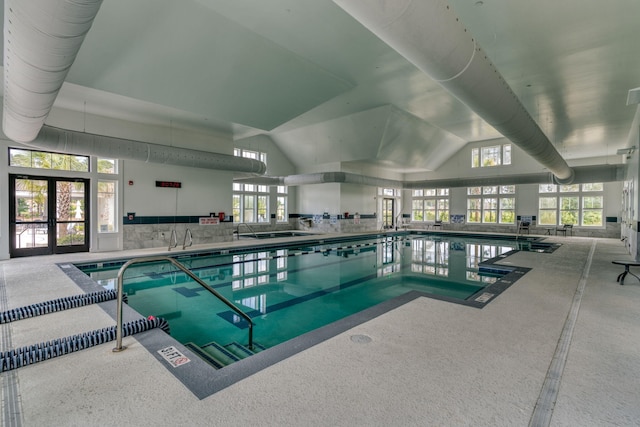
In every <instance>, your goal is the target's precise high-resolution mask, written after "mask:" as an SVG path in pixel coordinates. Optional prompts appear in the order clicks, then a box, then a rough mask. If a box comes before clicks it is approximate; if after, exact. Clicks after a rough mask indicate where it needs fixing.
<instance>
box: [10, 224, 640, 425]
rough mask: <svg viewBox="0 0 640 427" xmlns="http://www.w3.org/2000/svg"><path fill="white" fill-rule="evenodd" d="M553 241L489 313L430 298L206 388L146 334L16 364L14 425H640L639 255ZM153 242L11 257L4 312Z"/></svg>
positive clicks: (525, 260)
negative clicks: (117, 345)
mask: <svg viewBox="0 0 640 427" xmlns="http://www.w3.org/2000/svg"><path fill="white" fill-rule="evenodd" d="M286 240H292V239H286ZM547 241H551V242H560V243H562V246H561V247H560V248H559V249H557V250H556V251H555V252H554V253H551V254H544V253H535V252H519V253H517V254H514V255H512V256H510V257H508V258H506V259H505V260H504V261H502V262H501V263H503V264H512V265H518V266H522V267H529V268H531V269H532V270H531V271H530V272H529V273H527V274H526V275H525V276H524V277H523V278H522V279H520V280H518V281H517V282H516V283H515V284H514V285H513V286H511V287H510V288H509V289H508V290H507V291H505V292H504V293H502V294H501V295H500V296H499V297H497V298H496V299H495V300H494V301H492V302H491V303H490V304H488V305H487V306H486V307H485V308H483V309H477V308H471V307H467V306H463V305H458V304H452V303H448V302H444V301H438V300H434V299H429V298H422V297H421V298H417V299H415V300H413V301H411V302H408V303H407V304H405V305H403V306H401V307H399V308H396V309H394V310H391V311H389V312H387V313H384V314H382V315H380V316H378V317H376V318H374V319H372V320H370V321H368V322H366V323H363V324H360V325H358V326H356V327H354V328H353V329H350V330H347V331H346V332H343V333H340V334H339V335H337V336H335V337H332V338H330V339H328V340H326V341H324V342H322V343H320V344H318V345H315V346H313V347H311V348H308V349H306V350H304V351H301V352H299V353H297V354H295V355H293V356H291V357H289V358H287V359H285V360H283V361H281V362H279V363H277V364H275V365H272V366H269V367H267V368H265V369H263V370H261V371H259V372H257V373H255V374H254V375H252V376H250V377H248V378H246V379H244V380H242V381H240V382H237V383H235V384H233V385H231V386H229V387H227V388H224V389H223V390H221V391H219V392H217V393H215V394H213V395H210V396H208V397H205V398H203V399H199V398H198V397H196V396H195V395H194V394H193V393H192V392H191V391H189V390H188V389H187V388H186V387H185V386H184V385H183V384H182V383H181V382H179V381H178V380H177V379H176V377H174V376H173V375H172V374H171V373H170V372H169V369H180V368H168V367H167V366H165V365H163V363H162V362H160V361H159V360H158V359H156V357H155V356H154V355H152V354H151V353H150V352H149V351H148V350H147V349H146V348H144V347H143V346H142V345H141V343H140V342H139V341H138V339H139V338H140V337H142V336H144V334H147V333H142V334H139V335H136V336H135V337H126V338H125V339H124V344H125V345H126V346H127V347H128V348H127V350H126V351H123V352H120V353H113V352H112V348H113V347H114V343H113V342H111V343H106V344H101V345H98V346H95V347H92V348H89V349H86V350H82V351H79V352H75V353H71V354H68V355H65V356H61V357H57V358H54V359H50V360H47V361H44V362H40V363H37V364H34V365H30V366H26V367H22V368H19V369H16V370H13V371H8V372H4V373H2V374H0V381H1V383H2V402H3V405H2V414H0V417H1V418H0V425H3V426H23V425H24V426H44V425H50V426H54V425H55V426H94V425H95V426H100V425H130V426H169V425H172V426H175V425H192V426H211V425H219V426H226V425H229V426H230V425H260V426H266V425H269V426H397V425H398V426H407V425H415V426H427V425H428V426H527V425H536V426H538V425H540V426H544V425H551V426H638V425H640V405H639V404H638V402H639V396H640V282H639V281H638V280H636V279H635V278H634V277H632V276H628V277H627V278H626V280H625V285H624V286H620V285H619V284H618V283H617V282H616V277H617V276H618V274H619V273H621V272H622V271H623V269H624V267H622V266H619V265H613V264H612V263H611V261H612V260H618V259H631V257H630V256H629V255H627V254H626V252H625V248H624V246H623V243H622V242H620V241H618V240H616V239H593V238H579V237H555V236H553V237H548V238H547ZM246 243H247V242H245V241H243V242H242V244H246ZM234 244H235V245H237V244H238V243H235V242H234ZM218 246H220V245H218ZM223 246H229V244H225V245H223ZM175 252H176V251H175V250H174V251H172V253H175ZM177 252H180V251H177ZM151 253H154V254H157V253H158V251H157V250H155V251H152V250H143V251H127V252H118V253H93V254H87V253H84V254H69V255H56V256H46V257H30V258H18V259H12V260H7V261H0V274H1V275H0V307H2V308H1V310H7V309H12V308H16V307H22V306H26V305H29V304H33V303H37V302H41V301H47V300H51V299H55V298H60V297H63V296H69V295H77V294H78V293H81V291H80V289H79V288H78V286H77V285H76V284H75V283H74V282H73V281H71V279H69V277H68V276H67V275H66V274H64V272H62V271H61V270H60V268H59V267H58V266H57V265H56V264H58V263H61V262H74V261H84V260H90V259H105V258H122V257H125V256H141V255H149V254H151ZM632 268H633V267H632ZM104 304H106V305H111V306H112V307H115V302H114V301H110V302H108V303H103V305H104ZM113 324H114V320H113V318H112V317H111V316H110V315H109V314H107V312H106V311H105V310H103V309H102V308H101V307H99V306H97V305H92V306H87V307H81V308H76V309H71V310H67V311H63V312H58V313H53V314H48V315H45V316H40V317H35V318H30V319H25V320H20V321H17V322H12V323H8V324H4V325H0V328H2V329H1V331H2V339H1V341H0V346H1V349H2V350H3V351H6V350H8V349H10V348H17V347H21V346H26V345H31V344H35V343H38V342H42V341H46V340H51V339H54V338H59V337H66V336H69V335H72V334H76V333H81V332H85V331H89V330H93V329H99V328H103V327H108V326H112V325H113ZM362 336H366V337H369V338H370V339H371V340H370V341H369V340H368V339H363V337H362ZM554 391H557V395H556V394H555V393H554ZM537 403H538V404H537Z"/></svg>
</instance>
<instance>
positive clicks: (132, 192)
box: [123, 160, 233, 216]
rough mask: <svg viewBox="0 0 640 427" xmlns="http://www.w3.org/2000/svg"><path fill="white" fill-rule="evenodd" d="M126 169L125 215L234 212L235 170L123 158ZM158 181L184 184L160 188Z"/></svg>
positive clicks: (200, 214) (124, 176) (205, 214)
mask: <svg viewBox="0 0 640 427" xmlns="http://www.w3.org/2000/svg"><path fill="white" fill-rule="evenodd" d="M123 169H124V170H123V179H124V211H123V215H126V214H127V213H128V212H135V214H136V216H170V215H179V216H180V215H193V216H196V215H199V216H207V215H208V214H209V213H210V212H216V213H217V212H221V211H222V212H226V213H230V212H231V203H232V198H231V190H232V184H233V173H232V172H226V171H217V170H210V169H197V168H188V167H183V166H171V165H157V164H151V163H144V162H136V161H132V160H129V161H124V166H123ZM129 181H133V185H129ZM156 181H172V182H180V183H181V185H182V187H181V188H178V189H174V188H160V187H156V186H155V185H156Z"/></svg>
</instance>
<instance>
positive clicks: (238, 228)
mask: <svg viewBox="0 0 640 427" xmlns="http://www.w3.org/2000/svg"><path fill="white" fill-rule="evenodd" d="M241 225H244V226H246V227H247V228H248V229H249V231H250V232H251V234H253V237H255V238H256V239H257V238H258V235H257V234H256V232H255V231H253V229H252V228H251V227H250V226H249V224H247V223H246V222H241V223H240V224H238V227H237V228H236V233H237V234H238V240H240V226H241Z"/></svg>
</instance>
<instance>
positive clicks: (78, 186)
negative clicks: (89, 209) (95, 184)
mask: <svg viewBox="0 0 640 427" xmlns="http://www.w3.org/2000/svg"><path fill="white" fill-rule="evenodd" d="M84 231H85V183H84V182H82V181H57V182H56V246H73V245H83V244H84V242H85V233H84Z"/></svg>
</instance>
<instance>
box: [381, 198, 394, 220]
mask: <svg viewBox="0 0 640 427" xmlns="http://www.w3.org/2000/svg"><path fill="white" fill-rule="evenodd" d="M389 202H390V203H391V223H390V224H387V215H386V212H387V204H388V203H389ZM395 214H396V199H395V198H394V197H384V198H383V199H382V226H383V227H384V228H393V227H394V225H395V224H394V222H395Z"/></svg>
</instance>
